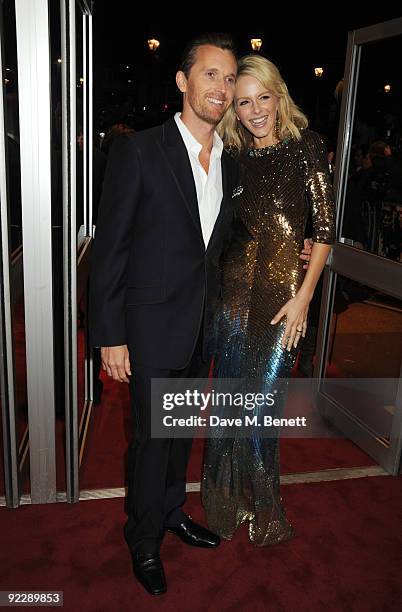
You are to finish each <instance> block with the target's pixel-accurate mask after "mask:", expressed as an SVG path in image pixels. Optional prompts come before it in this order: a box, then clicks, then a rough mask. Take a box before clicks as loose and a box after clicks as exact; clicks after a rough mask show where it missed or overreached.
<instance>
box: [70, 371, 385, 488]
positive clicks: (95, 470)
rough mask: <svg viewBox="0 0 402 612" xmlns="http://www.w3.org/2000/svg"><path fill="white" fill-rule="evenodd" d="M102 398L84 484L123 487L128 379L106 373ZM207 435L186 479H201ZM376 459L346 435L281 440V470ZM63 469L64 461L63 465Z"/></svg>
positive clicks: (314, 468) (195, 450)
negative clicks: (121, 380)
mask: <svg viewBox="0 0 402 612" xmlns="http://www.w3.org/2000/svg"><path fill="white" fill-rule="evenodd" d="M102 380H103V381H104V392H103V396H102V404H101V405H100V406H95V407H94V418H93V420H92V423H91V430H90V433H89V436H88V443H87V448H86V453H85V458H84V461H83V465H82V468H81V479H80V486H81V489H95V488H102V487H122V486H124V482H125V458H126V450H127V445H128V441H129V439H130V436H131V415H130V406H129V399H128V389H127V386H126V385H123V384H118V383H113V382H112V381H110V380H108V379H107V377H105V376H103V375H102ZM203 448H204V440H202V439H198V440H194V444H193V451H192V455H191V459H190V464H189V469H188V477H187V480H188V482H199V480H200V477H201V470H202V454H203ZM367 465H375V462H374V461H373V459H371V457H369V456H368V455H366V453H364V452H363V451H362V450H361V449H360V448H358V447H357V446H356V445H355V444H353V443H352V442H350V441H349V440H346V439H344V438H323V439H300V438H298V439H294V438H293V439H291V438H284V439H282V440H281V471H282V473H283V474H287V473H292V472H309V471H317V470H324V469H331V468H344V467H360V466H367ZM61 469H64V465H62V466H61Z"/></svg>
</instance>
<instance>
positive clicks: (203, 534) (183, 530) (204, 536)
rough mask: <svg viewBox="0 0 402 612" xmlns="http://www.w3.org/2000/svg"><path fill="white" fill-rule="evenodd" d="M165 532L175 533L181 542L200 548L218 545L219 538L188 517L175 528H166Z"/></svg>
mask: <svg viewBox="0 0 402 612" xmlns="http://www.w3.org/2000/svg"><path fill="white" fill-rule="evenodd" d="M167 530H168V531H171V532H172V533H175V534H176V535H177V536H179V538H180V539H181V540H183V542H185V543H186V544H190V545H191V546H199V547H200V548H215V547H216V546H218V544H219V543H220V541H221V540H220V537H219V536H218V535H216V534H215V533H212V531H209V529H205V527H202V525H197V523H194V522H193V521H192V520H191V518H190V517H189V516H186V518H185V519H184V520H183V521H182V522H181V523H180V525H178V526H177V527H169V526H167Z"/></svg>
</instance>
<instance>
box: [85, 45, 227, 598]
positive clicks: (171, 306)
mask: <svg viewBox="0 0 402 612" xmlns="http://www.w3.org/2000/svg"><path fill="white" fill-rule="evenodd" d="M236 70H237V64H236V58H235V54H234V48H233V44H232V41H231V40H230V39H229V38H228V37H225V36H222V35H209V36H205V37H203V38H200V39H198V40H196V41H193V43H191V44H190V45H189V47H188V48H187V50H186V52H185V55H184V59H183V62H182V65H181V69H180V70H179V71H178V73H177V75H176V82H177V85H178V87H179V89H180V91H181V92H182V93H183V110H182V113H181V114H180V113H177V114H176V116H175V117H174V118H171V119H169V120H168V121H167V122H166V123H165V124H163V125H162V126H159V127H156V128H152V129H149V130H145V131H143V132H138V133H135V134H129V135H124V136H120V137H119V138H118V139H117V140H116V142H115V143H114V145H113V147H112V150H111V151H110V153H109V158H108V164H107V169H106V175H105V179H104V186H103V192H102V198H101V202H100V207H99V217H98V223H97V229H96V238H95V240H94V245H93V251H92V270H91V284H90V326H91V343H92V345H93V346H101V347H102V350H101V354H102V363H103V367H104V369H105V370H106V371H107V373H108V374H109V376H111V377H113V379H115V380H117V381H120V382H128V383H129V384H130V391H131V397H132V410H133V418H134V426H135V430H134V431H135V433H134V440H133V442H132V444H131V446H130V448H129V461H128V497H127V510H128V520H127V523H126V525H125V537H126V541H127V543H128V545H129V548H130V551H131V554H132V558H133V567H134V572H135V575H136V576H137V578H138V579H139V581H140V582H141V584H142V585H143V586H144V587H145V588H146V590H147V591H148V592H149V593H151V594H159V593H163V592H164V591H165V590H166V582H165V576H164V571H163V566H162V563H161V560H160V557H159V547H160V543H161V540H162V538H163V535H164V532H165V530H167V529H168V530H170V531H172V532H173V533H175V534H176V535H177V536H178V537H179V538H181V539H182V540H183V541H184V542H186V543H188V544H190V545H194V546H200V547H215V546H217V545H218V544H219V538H218V536H217V535H215V534H213V533H211V532H210V531H208V530H207V529H205V528H204V527H202V526H200V525H197V524H196V523H194V522H193V521H192V520H191V519H190V517H188V516H187V515H186V514H185V513H184V512H183V510H182V506H183V504H184V501H185V487H186V468H187V463H188V459H189V454H190V449H191V440H190V439H157V438H152V437H151V433H150V412H151V379H152V378H170V377H174V378H177V377H180V378H185V377H191V378H205V377H206V376H207V375H208V368H209V361H210V357H211V355H210V340H211V335H212V320H213V316H214V312H215V310H216V307H217V304H218V301H219V297H220V270H219V258H220V256H221V253H222V250H223V248H224V245H225V243H226V241H227V240H228V237H229V234H230V227H231V219H232V208H231V196H232V192H233V188H234V187H235V186H236V182H237V167H236V164H235V163H234V161H233V160H232V159H231V157H230V156H229V155H228V154H227V153H226V152H225V151H224V150H223V144H222V141H221V139H220V138H219V136H218V135H217V133H216V132H215V127H216V125H217V124H218V123H219V121H220V120H221V118H222V117H223V115H224V113H225V111H226V110H227V108H228V107H229V105H230V103H231V102H232V99H233V95H234V85H235V78H236Z"/></svg>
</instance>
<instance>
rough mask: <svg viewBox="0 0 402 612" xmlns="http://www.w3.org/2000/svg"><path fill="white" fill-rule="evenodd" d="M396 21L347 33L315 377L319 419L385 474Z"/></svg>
mask: <svg viewBox="0 0 402 612" xmlns="http://www.w3.org/2000/svg"><path fill="white" fill-rule="evenodd" d="M401 53H402V19H395V20H392V21H389V22H385V23H382V24H378V25H376V26H372V27H369V28H364V29H361V30H356V31H354V32H351V33H350V34H349V42H348V53H347V60H346V72H345V81H344V88H343V94H342V106H341V120H340V127H339V138H338V148H337V157H336V159H337V163H336V174H335V190H336V197H337V218H338V219H337V220H338V238H337V242H336V244H335V246H334V248H333V252H332V256H331V259H330V261H329V265H328V266H327V268H326V271H325V277H324V292H323V295H324V297H323V301H322V305H321V319H320V330H319V341H318V346H317V356H318V359H317V363H316V369H315V376H316V377H317V381H318V382H317V385H318V405H319V409H320V411H321V413H322V414H323V415H324V416H325V417H326V418H327V419H328V420H329V421H330V422H331V423H332V424H333V425H335V426H336V428H337V429H338V430H339V431H340V432H341V433H342V434H343V435H344V436H346V437H348V438H350V439H351V440H353V441H354V442H355V443H356V444H358V445H359V446H360V447H361V448H362V449H363V450H364V451H365V452H367V453H368V454H369V455H371V456H372V457H373V458H374V459H375V460H376V461H378V463H379V464H380V465H381V466H382V467H383V468H384V469H386V470H387V471H388V472H390V473H393V474H396V473H398V471H399V469H400V457H401V437H402V436H401V433H402V385H401V375H402V374H401V372H402V78H401V75H400V69H399V65H398V64H399V60H398V58H399V57H400V56H401Z"/></svg>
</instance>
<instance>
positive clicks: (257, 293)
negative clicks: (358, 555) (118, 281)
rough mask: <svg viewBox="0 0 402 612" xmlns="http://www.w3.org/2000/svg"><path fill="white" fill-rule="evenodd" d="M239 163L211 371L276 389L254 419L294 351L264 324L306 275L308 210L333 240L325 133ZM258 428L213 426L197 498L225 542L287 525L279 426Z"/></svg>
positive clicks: (263, 539) (277, 531)
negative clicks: (240, 430)
mask: <svg viewBox="0 0 402 612" xmlns="http://www.w3.org/2000/svg"><path fill="white" fill-rule="evenodd" d="M240 163H241V164H242V168H243V170H244V172H243V179H242V184H241V185H240V186H239V187H238V188H237V189H236V190H235V192H234V194H233V197H234V207H235V216H236V219H237V220H236V222H235V227H234V233H233V238H232V241H231V244H230V246H229V248H228V249H227V251H226V253H225V255H224V259H223V300H222V307H221V309H220V311H219V312H218V315H217V319H216V341H217V348H216V357H215V372H214V375H215V377H216V378H219V379H222V378H232V379H234V378H239V379H244V380H248V381H252V384H253V389H254V390H255V391H256V392H258V391H261V392H263V393H266V392H267V391H268V392H269V390H272V388H273V386H274V387H275V393H277V395H276V401H275V405H274V407H267V406H265V407H263V408H259V409H258V410H259V416H261V414H271V416H273V417H276V416H281V414H283V408H284V404H285V401H286V393H287V380H286V379H288V378H289V377H290V375H291V369H292V367H293V365H294V363H295V359H296V355H297V351H295V350H292V351H291V352H288V351H287V350H283V349H282V348H281V339H282V335H283V332H284V328H285V325H284V322H281V323H279V324H277V325H270V321H271V319H272V318H273V317H274V316H275V314H276V313H277V312H278V310H279V309H280V308H281V307H282V306H283V305H284V304H285V303H286V302H287V301H288V300H289V299H291V298H292V297H293V296H295V294H296V292H297V291H298V289H299V287H300V286H301V284H302V282H303V277H304V270H303V262H302V261H301V260H300V258H299V256H300V252H301V249H302V248H303V239H304V230H305V225H306V221H307V216H308V212H309V209H311V213H312V220H313V228H314V234H313V240H314V241H315V242H321V243H325V244H332V243H333V242H334V233H335V225H334V201H333V193H332V185H331V178H330V175H329V172H328V163H327V156H326V151H325V148H324V145H323V143H322V140H321V138H320V137H319V136H318V135H317V134H316V133H315V132H312V131H310V130H307V129H306V130H303V131H302V137H301V139H300V140H297V139H295V138H291V139H287V140H283V141H281V142H279V143H278V144H276V145H272V146H270V147H266V148H262V149H249V150H247V151H246V152H245V153H244V154H243V155H241V157H240ZM278 383H279V384H278ZM248 388H249V387H248ZM241 410H244V409H243V408H241ZM260 432H261V430H258V431H257V428H252V430H251V431H250V435H249V437H246V438H244V437H240V436H237V437H236V434H234V435H233V436H232V437H231V438H227V437H224V436H221V435H220V433H219V429H216V430H215V431H214V432H211V434H210V435H211V436H212V437H209V439H208V440H207V444H206V453H205V460H204V461H205V463H204V473H203V479H202V487H201V495H202V502H203V505H204V508H205V510H206V514H207V520H208V525H209V527H210V529H211V530H212V531H214V532H215V533H218V534H219V535H221V536H222V537H224V538H227V539H231V537H232V535H233V533H234V532H235V530H236V529H237V527H238V526H239V525H240V524H241V523H244V522H247V521H248V525H249V537H250V540H251V541H252V542H253V543H254V544H255V545H257V546H265V545H268V544H274V543H277V542H281V541H284V540H287V539H289V538H291V537H292V536H293V535H294V531H293V527H292V526H291V525H290V523H289V521H288V520H287V518H286V516H285V512H284V508H283V505H282V500H281V497H280V488H279V437H278V435H279V432H278V431H276V432H274V433H273V434H272V433H271V434H270V437H264V435H262V434H261V433H260ZM247 435H248V433H247Z"/></svg>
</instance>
